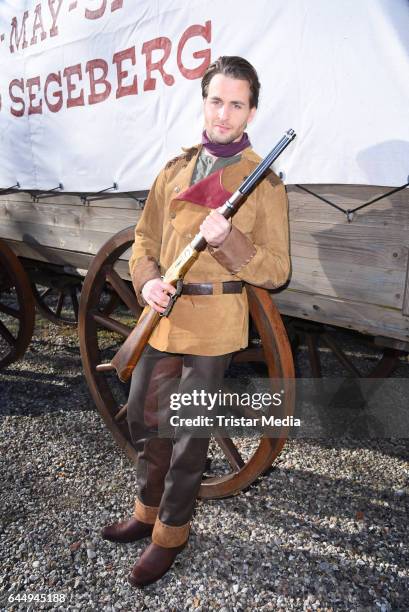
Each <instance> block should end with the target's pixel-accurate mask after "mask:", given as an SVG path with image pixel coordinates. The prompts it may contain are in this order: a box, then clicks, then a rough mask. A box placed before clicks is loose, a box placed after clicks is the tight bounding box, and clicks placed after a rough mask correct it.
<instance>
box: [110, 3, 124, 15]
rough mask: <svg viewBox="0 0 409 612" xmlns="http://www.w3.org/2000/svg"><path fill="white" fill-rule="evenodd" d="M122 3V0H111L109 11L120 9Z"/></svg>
mask: <svg viewBox="0 0 409 612" xmlns="http://www.w3.org/2000/svg"><path fill="white" fill-rule="evenodd" d="M123 4H124V2H123V0H112V4H111V13H113V12H114V11H117V10H118V9H121V8H122V7H123Z"/></svg>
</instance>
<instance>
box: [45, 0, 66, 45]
mask: <svg viewBox="0 0 409 612" xmlns="http://www.w3.org/2000/svg"><path fill="white" fill-rule="evenodd" d="M56 2H58V6H57V10H55V9H54V4H55V3H56ZM62 3H63V0H48V8H49V9H50V13H51V18H52V20H53V23H52V25H51V30H50V36H57V35H58V26H57V19H58V15H59V14H60V8H61V5H62Z"/></svg>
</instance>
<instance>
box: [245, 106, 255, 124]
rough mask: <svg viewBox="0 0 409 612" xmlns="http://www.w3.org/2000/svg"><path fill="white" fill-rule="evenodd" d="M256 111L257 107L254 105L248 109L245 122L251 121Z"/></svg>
mask: <svg viewBox="0 0 409 612" xmlns="http://www.w3.org/2000/svg"><path fill="white" fill-rule="evenodd" d="M256 111H257V107H256V106H253V107H252V108H251V109H250V113H249V116H248V117H247V123H251V122H252V121H253V119H254V115H255V114H256Z"/></svg>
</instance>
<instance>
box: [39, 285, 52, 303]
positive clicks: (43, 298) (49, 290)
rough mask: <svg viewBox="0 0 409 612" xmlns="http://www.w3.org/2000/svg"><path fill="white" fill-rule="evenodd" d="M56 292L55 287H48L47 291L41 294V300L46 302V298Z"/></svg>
mask: <svg viewBox="0 0 409 612" xmlns="http://www.w3.org/2000/svg"><path fill="white" fill-rule="evenodd" d="M53 290H54V288H53V287H48V289H46V290H45V291H43V292H42V293H40V300H45V298H46V297H47V296H48V295H50V293H51V292H52V291H53Z"/></svg>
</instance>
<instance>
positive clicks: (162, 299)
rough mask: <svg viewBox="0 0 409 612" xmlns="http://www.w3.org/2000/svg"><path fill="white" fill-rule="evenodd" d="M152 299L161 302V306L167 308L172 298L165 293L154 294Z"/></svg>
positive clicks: (157, 302)
mask: <svg viewBox="0 0 409 612" xmlns="http://www.w3.org/2000/svg"><path fill="white" fill-rule="evenodd" d="M152 299H153V301H154V302H156V304H159V305H160V306H163V307H164V308H166V306H167V305H168V304H169V300H170V298H169V296H168V295H166V294H165V293H159V294H153V295H152Z"/></svg>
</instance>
